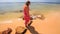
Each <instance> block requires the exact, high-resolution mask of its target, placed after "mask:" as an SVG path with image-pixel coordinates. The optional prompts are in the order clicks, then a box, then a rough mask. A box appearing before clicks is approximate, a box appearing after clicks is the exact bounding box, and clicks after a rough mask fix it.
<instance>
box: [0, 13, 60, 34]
mask: <svg viewBox="0 0 60 34" xmlns="http://www.w3.org/2000/svg"><path fill="white" fill-rule="evenodd" d="M44 16H45V19H44V20H41V19H38V18H37V19H36V20H33V23H32V24H31V26H30V27H29V28H28V30H27V32H26V33H25V34H60V12H50V13H48V14H46V15H44ZM8 22H10V23H8ZM8 22H7V21H5V22H4V21H0V32H2V31H4V30H6V29H7V28H12V30H13V31H12V33H11V34H15V32H16V31H15V29H16V27H17V26H22V27H25V26H24V21H23V20H20V19H18V18H15V19H11V20H8Z"/></svg>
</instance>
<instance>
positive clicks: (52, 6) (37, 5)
mask: <svg viewBox="0 0 60 34" xmlns="http://www.w3.org/2000/svg"><path fill="white" fill-rule="evenodd" d="M24 4H25V2H0V13H5V12H13V11H17V10H23V5H24ZM30 9H31V10H60V3H52V2H31V5H30Z"/></svg>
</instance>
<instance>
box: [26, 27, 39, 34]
mask: <svg viewBox="0 0 60 34" xmlns="http://www.w3.org/2000/svg"><path fill="white" fill-rule="evenodd" d="M27 28H28V30H29V31H30V33H31V34H39V33H38V32H37V31H36V30H35V28H34V27H33V26H28V27H27Z"/></svg>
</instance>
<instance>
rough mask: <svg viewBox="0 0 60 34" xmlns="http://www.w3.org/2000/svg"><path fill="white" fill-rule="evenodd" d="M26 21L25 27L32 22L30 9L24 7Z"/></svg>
mask: <svg viewBox="0 0 60 34" xmlns="http://www.w3.org/2000/svg"><path fill="white" fill-rule="evenodd" d="M24 19H25V25H27V24H28V22H29V20H30V15H29V7H28V6H26V5H24Z"/></svg>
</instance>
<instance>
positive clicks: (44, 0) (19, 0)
mask: <svg viewBox="0 0 60 34" xmlns="http://www.w3.org/2000/svg"><path fill="white" fill-rule="evenodd" d="M30 1H31V2H60V0H30ZM0 2H26V0H0Z"/></svg>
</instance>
